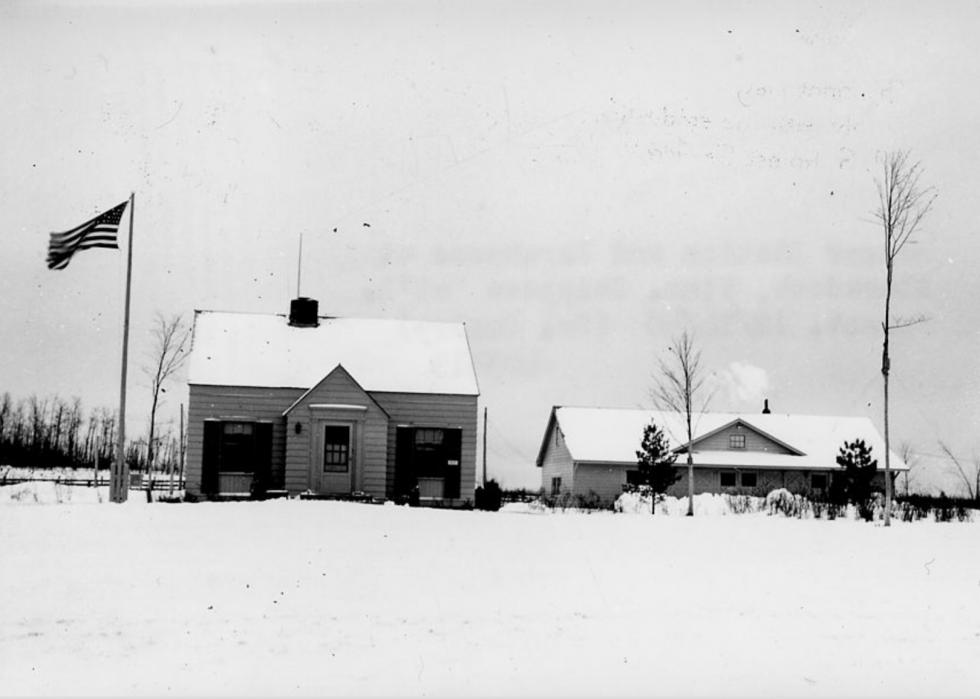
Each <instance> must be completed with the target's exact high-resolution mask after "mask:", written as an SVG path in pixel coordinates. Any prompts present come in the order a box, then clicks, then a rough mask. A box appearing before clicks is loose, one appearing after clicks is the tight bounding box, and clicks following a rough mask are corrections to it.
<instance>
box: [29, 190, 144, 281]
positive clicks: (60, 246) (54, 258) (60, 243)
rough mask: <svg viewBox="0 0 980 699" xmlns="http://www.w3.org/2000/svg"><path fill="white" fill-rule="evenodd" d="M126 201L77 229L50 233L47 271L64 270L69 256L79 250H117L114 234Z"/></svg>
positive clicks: (117, 230) (69, 258) (116, 231)
mask: <svg viewBox="0 0 980 699" xmlns="http://www.w3.org/2000/svg"><path fill="white" fill-rule="evenodd" d="M127 204H129V202H128V201H124V202H123V203H122V204H120V205H119V206H115V207H113V208H111V209H109V210H108V211H106V212H105V213H102V214H99V215H98V216H96V217H95V218H93V219H92V220H91V221H87V222H85V223H83V224H82V225H80V226H78V227H77V228H72V229H71V230H70V231H66V232H64V233H52V234H51V243H50V244H49V246H48V269H64V268H65V267H67V266H68V262H69V261H70V260H71V256H72V255H74V254H75V253H76V252H78V251H79V250H88V249H89V248H115V249H116V250H118V249H119V244H118V243H117V242H116V234H117V233H118V232H119V222H120V221H121V220H122V215H123V212H124V211H125V210H126V205H127Z"/></svg>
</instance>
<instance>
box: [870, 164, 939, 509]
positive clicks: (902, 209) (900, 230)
mask: <svg viewBox="0 0 980 699" xmlns="http://www.w3.org/2000/svg"><path fill="white" fill-rule="evenodd" d="M921 174H922V167H921V164H920V163H918V162H915V163H910V162H909V154H908V152H907V151H895V152H893V153H888V154H887V155H886V156H885V159H884V167H883V174H882V177H881V179H879V180H877V182H876V184H877V186H878V210H877V211H876V212H875V219H876V221H877V222H878V223H880V224H881V227H882V231H883V232H884V234H885V235H884V242H885V271H886V278H885V284H886V286H885V320H884V322H883V323H882V324H881V327H882V330H883V331H884V341H883V346H882V352H881V375H882V378H883V381H884V413H885V415H884V418H885V526H886V527H887V526H890V525H891V509H892V479H891V460H890V458H889V455H890V451H891V450H890V437H889V432H888V427H889V425H888V375H889V372H890V371H891V357H890V355H889V353H888V349H889V348H888V341H889V332H890V331H891V330H898V329H899V328H907V327H909V326H910V325H915V324H916V323H921V322H922V321H923V320H925V318H924V317H922V316H918V317H915V318H892V314H891V302H892V281H893V279H894V272H895V258H896V257H898V254H899V253H900V252H901V251H902V250H903V249H904V248H905V246H906V245H907V244H909V243H914V242H915V240H913V237H912V236H913V235H914V234H915V232H916V229H918V227H919V224H920V223H922V219H924V218H925V216H926V214H927V213H929V209H931V208H932V203H933V201H935V198H936V196H935V194H934V192H933V189H932V188H931V187H925V188H924V187H922V186H921V185H920V184H919V178H920V176H921Z"/></svg>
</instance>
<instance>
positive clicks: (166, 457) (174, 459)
mask: <svg viewBox="0 0 980 699" xmlns="http://www.w3.org/2000/svg"><path fill="white" fill-rule="evenodd" d="M117 429H118V415H117V413H116V412H115V411H113V410H109V409H108V408H95V409H93V410H91V411H90V412H89V413H88V414H87V415H86V414H85V411H84V409H83V408H82V401H81V399H79V398H71V399H68V400H66V399H64V398H60V397H58V396H55V397H49V398H39V397H37V396H30V397H28V398H21V399H15V398H14V397H13V396H11V395H10V393H9V392H5V393H3V395H0V465H2V466H22V467H31V468H55V467H59V466H61V467H70V468H96V467H98V468H109V466H110V465H111V464H112V463H113V462H114V461H115V460H116V449H117V446H118V445H117V440H118V436H119V435H118V432H117ZM153 451H154V454H153V460H154V468H155V469H156V470H160V471H166V472H169V471H170V470H171V469H175V468H177V467H179V464H180V451H181V443H180V437H179V435H176V434H174V433H173V430H172V429H168V430H167V431H166V432H164V433H163V434H162V435H160V436H156V437H155V438H154V450H153ZM150 456H151V455H150V449H149V444H148V441H147V440H146V439H144V438H140V439H137V440H133V441H130V442H128V443H127V445H126V460H127V462H128V463H129V466H130V468H131V469H134V470H136V471H144V472H145V471H146V467H147V464H148V463H149V460H150Z"/></svg>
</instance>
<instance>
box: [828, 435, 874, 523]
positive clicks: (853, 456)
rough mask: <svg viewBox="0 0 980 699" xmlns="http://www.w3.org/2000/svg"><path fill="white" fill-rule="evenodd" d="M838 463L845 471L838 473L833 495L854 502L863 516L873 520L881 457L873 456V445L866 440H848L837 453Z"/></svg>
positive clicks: (833, 486) (843, 500) (839, 499)
mask: <svg viewBox="0 0 980 699" xmlns="http://www.w3.org/2000/svg"><path fill="white" fill-rule="evenodd" d="M837 465H838V466H840V467H841V469H842V472H841V473H838V474H835V476H834V482H833V485H832V487H831V495H832V498H833V499H834V500H837V501H842V502H851V503H853V504H854V505H855V506H856V507H857V509H858V514H859V515H860V516H861V518H862V519H864V520H865V521H868V522H870V521H871V519H872V516H873V514H874V508H873V506H872V502H871V500H872V495H873V486H872V483H873V482H874V477H875V474H876V473H877V472H878V460H877V459H872V458H871V447H869V446H867V445H866V444H865V443H864V440H863V439H857V440H854V441H853V442H844V446H842V447H841V448H840V453H839V454H838V455H837Z"/></svg>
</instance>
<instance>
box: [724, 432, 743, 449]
mask: <svg viewBox="0 0 980 699" xmlns="http://www.w3.org/2000/svg"><path fill="white" fill-rule="evenodd" d="M728 448H729V449H745V435H744V434H730V435H728Z"/></svg>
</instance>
